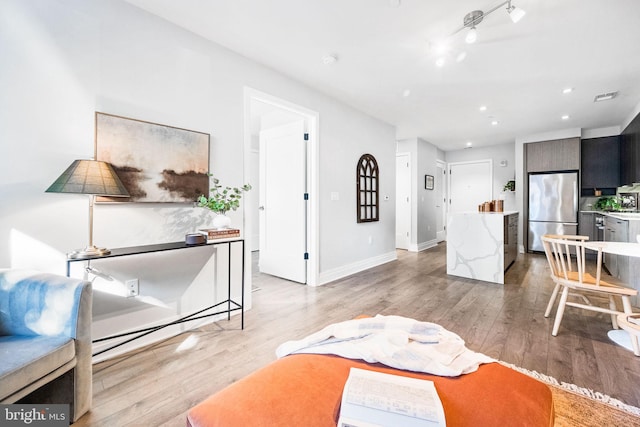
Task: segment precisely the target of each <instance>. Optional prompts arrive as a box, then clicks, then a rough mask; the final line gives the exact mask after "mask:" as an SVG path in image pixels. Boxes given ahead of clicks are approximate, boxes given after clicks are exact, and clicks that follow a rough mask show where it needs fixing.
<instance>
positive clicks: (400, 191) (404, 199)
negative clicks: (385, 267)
mask: <svg viewBox="0 0 640 427" xmlns="http://www.w3.org/2000/svg"><path fill="white" fill-rule="evenodd" d="M410 239H411V157H410V156H409V154H408V153H403V154H397V155H396V248H398V249H409V243H410Z"/></svg>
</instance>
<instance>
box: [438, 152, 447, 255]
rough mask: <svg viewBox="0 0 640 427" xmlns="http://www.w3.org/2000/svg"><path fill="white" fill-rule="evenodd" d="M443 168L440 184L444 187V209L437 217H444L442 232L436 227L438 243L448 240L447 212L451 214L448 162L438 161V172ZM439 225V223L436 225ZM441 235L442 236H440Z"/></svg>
mask: <svg viewBox="0 0 640 427" xmlns="http://www.w3.org/2000/svg"><path fill="white" fill-rule="evenodd" d="M441 168H442V172H443V173H442V175H443V176H442V177H440V183H441V185H442V189H441V190H442V192H441V195H442V197H443V198H444V200H443V201H442V207H441V208H440V211H439V212H438V213H437V215H441V216H442V227H443V229H442V231H439V230H438V229H437V227H436V241H437V242H438V243H440V242H442V241H445V240H447V212H449V204H448V203H447V202H448V201H449V176H448V175H447V170H448V169H449V165H448V164H447V162H445V161H443V160H436V171H439V169H441ZM436 224H437V223H436ZM438 233H440V235H438Z"/></svg>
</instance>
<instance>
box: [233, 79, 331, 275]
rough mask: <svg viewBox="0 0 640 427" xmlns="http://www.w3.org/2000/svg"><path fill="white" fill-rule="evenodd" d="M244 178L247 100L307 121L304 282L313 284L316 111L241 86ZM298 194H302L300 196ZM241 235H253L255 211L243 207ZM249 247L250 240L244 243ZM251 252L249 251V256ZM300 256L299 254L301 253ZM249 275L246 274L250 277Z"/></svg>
mask: <svg viewBox="0 0 640 427" xmlns="http://www.w3.org/2000/svg"><path fill="white" fill-rule="evenodd" d="M243 92H244V177H245V178H244V179H245V182H249V181H248V179H249V178H250V176H251V171H250V167H251V114H252V111H251V102H252V101H254V100H255V101H260V102H264V103H266V104H270V105H273V106H275V107H278V108H281V109H283V110H287V111H291V112H293V113H296V114H299V115H301V116H303V117H304V118H305V120H306V121H307V123H308V126H309V128H308V133H309V146H308V147H307V192H308V193H309V201H308V205H307V218H306V220H307V236H306V238H307V252H308V254H309V259H308V260H307V285H309V286H317V283H318V276H319V266H320V263H319V254H320V252H319V246H318V244H319V242H318V234H319V231H318V230H319V206H318V188H319V183H318V158H319V156H318V141H319V135H318V130H319V121H320V116H319V114H318V112H316V111H313V110H310V109H308V108H305V107H302V106H300V105H297V104H294V103H292V102H289V101H287V100H284V99H281V98H278V97H276V96H273V95H270V94H268V93H265V92H261V91H259V90H257V89H253V88H251V87H248V86H245V87H244V90H243ZM301 197H302V195H301ZM244 214H245V221H244V225H245V233H244V235H245V238H249V239H251V236H252V235H253V230H251V228H252V226H251V224H252V217H253V215H256V214H257V212H251V211H250V210H247V209H245V210H244ZM247 246H248V247H249V248H250V247H251V242H249V245H247ZM250 254H251V252H250V251H249V255H250ZM301 256H302V254H301ZM250 261H251V260H250V259H249V262H248V265H249V266H251V262H250ZM250 276H251V275H249V277H250Z"/></svg>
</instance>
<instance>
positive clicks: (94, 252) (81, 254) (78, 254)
mask: <svg viewBox="0 0 640 427" xmlns="http://www.w3.org/2000/svg"><path fill="white" fill-rule="evenodd" d="M110 253H111V250H110V249H107V248H98V247H96V246H87V247H86V248H84V249H78V250H75V251H73V252H70V253H68V254H67V258H69V259H76V258H92V257H100V256H104V255H109V254H110Z"/></svg>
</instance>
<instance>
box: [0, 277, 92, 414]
mask: <svg viewBox="0 0 640 427" xmlns="http://www.w3.org/2000/svg"><path fill="white" fill-rule="evenodd" d="M91 304H92V289H91V284H90V283H89V282H86V281H82V280H79V279H71V278H67V277H63V276H58V275H55V274H49V273H36V272H32V271H24V270H12V269H0V403H3V404H4V403H16V402H19V403H68V404H70V418H71V420H72V421H76V420H77V419H78V418H80V416H82V415H83V414H84V413H85V412H87V411H88V410H89V408H90V407H91V395H92V383H91V381H92V368H91Z"/></svg>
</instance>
